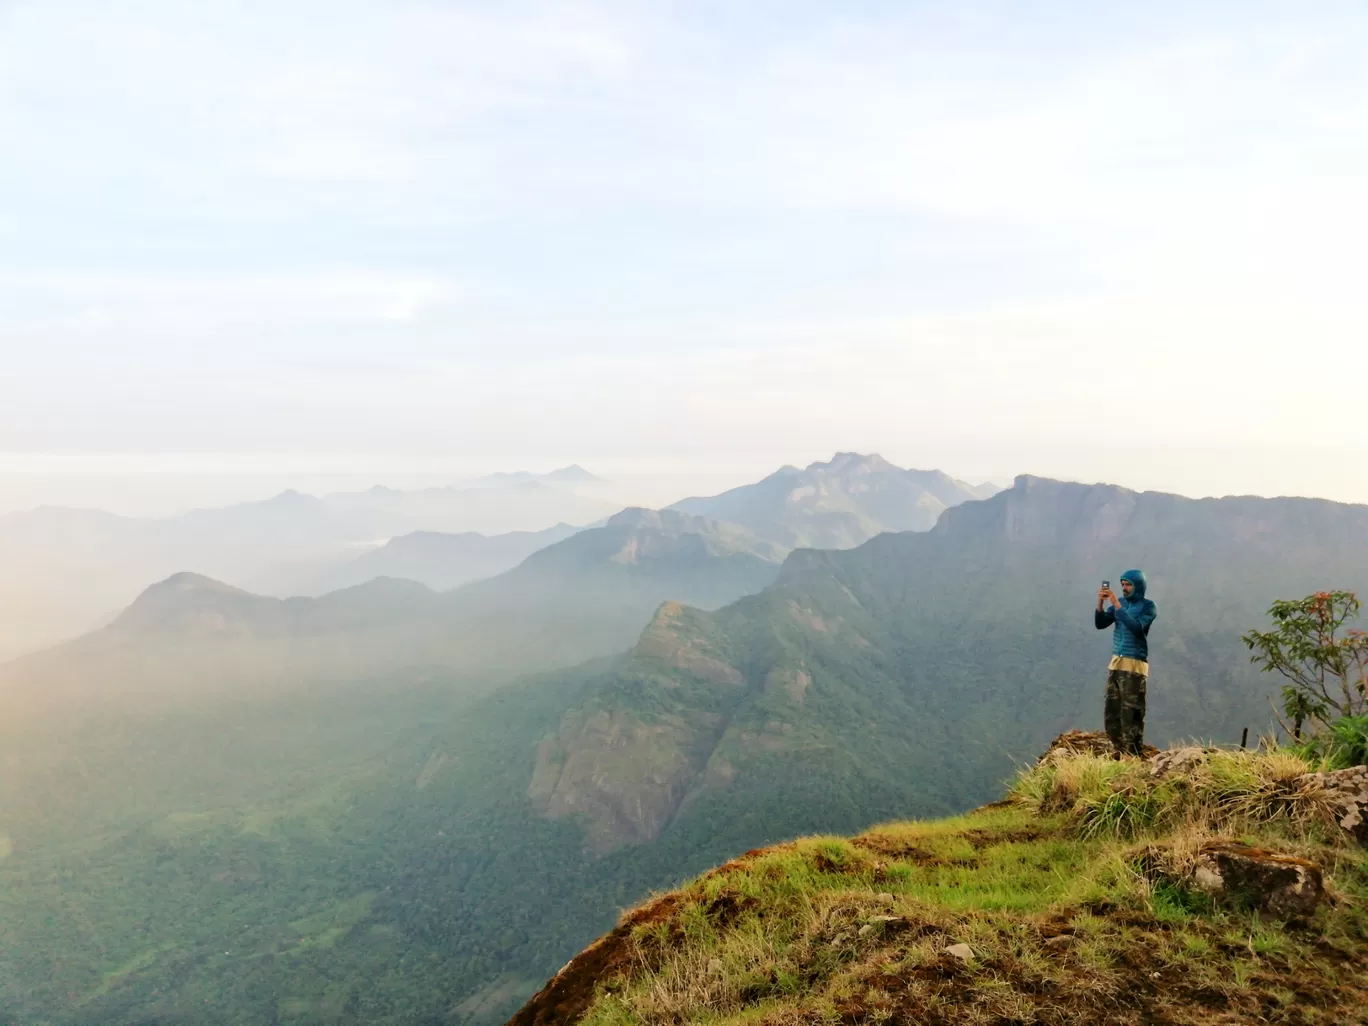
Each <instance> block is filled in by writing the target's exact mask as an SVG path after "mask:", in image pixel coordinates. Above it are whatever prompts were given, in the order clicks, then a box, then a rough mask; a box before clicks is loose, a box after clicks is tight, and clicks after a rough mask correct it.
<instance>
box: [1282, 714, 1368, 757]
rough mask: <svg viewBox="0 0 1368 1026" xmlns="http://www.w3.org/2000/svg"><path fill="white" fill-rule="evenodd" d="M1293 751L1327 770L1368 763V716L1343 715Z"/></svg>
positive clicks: (1296, 746) (1294, 747)
mask: <svg viewBox="0 0 1368 1026" xmlns="http://www.w3.org/2000/svg"><path fill="white" fill-rule="evenodd" d="M1292 747H1293V750H1294V751H1296V752H1297V753H1298V754H1300V755H1301V756H1303V757H1304V758H1307V759H1310V760H1313V761H1315V762H1317V763H1319V764H1320V768H1321V769H1324V770H1338V769H1348V768H1349V767H1350V766H1368V716H1341V717H1340V718H1339V719H1337V720H1334V721H1333V722H1331V723H1330V724H1329V725H1328V726H1326V728H1325V729H1324V730H1321V731H1320V732H1318V733H1317V734H1316V735H1315V736H1313V737H1311V738H1309V739H1308V740H1306V741H1305V742H1303V743H1302V744H1300V745H1294V746H1292Z"/></svg>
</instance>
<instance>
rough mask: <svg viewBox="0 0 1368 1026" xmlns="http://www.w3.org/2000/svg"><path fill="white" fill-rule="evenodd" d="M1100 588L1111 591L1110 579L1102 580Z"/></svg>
mask: <svg viewBox="0 0 1368 1026" xmlns="http://www.w3.org/2000/svg"><path fill="white" fill-rule="evenodd" d="M1102 590H1103V591H1111V581H1103V582H1102Z"/></svg>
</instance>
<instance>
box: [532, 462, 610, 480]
mask: <svg viewBox="0 0 1368 1026" xmlns="http://www.w3.org/2000/svg"><path fill="white" fill-rule="evenodd" d="M546 477H547V479H548V480H551V481H581V482H588V481H598V480H601V479H600V478H599V477H597V476H595V475H594V474H591V473H589V471H587V470H585V469H584V468H583V467H581V466H580V465H579V464H578V463H572V464H570V466H568V467H561V468H560V470H553V471H551V473H549V474H547V475H546Z"/></svg>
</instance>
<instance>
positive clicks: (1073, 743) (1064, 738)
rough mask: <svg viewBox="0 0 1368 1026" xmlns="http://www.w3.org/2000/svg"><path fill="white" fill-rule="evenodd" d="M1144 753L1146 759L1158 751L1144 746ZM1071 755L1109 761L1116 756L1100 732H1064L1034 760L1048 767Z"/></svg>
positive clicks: (1112, 747) (1114, 750) (1109, 741)
mask: <svg viewBox="0 0 1368 1026" xmlns="http://www.w3.org/2000/svg"><path fill="white" fill-rule="evenodd" d="M1144 752H1145V758H1147V759H1148V758H1150V757H1151V756H1153V755H1157V754H1158V752H1159V749H1157V748H1155V747H1154V746H1153V745H1145V746H1144ZM1073 755H1096V756H1099V757H1101V758H1104V759H1110V758H1112V757H1113V756H1115V755H1116V748H1115V747H1114V746H1113V745H1112V743H1111V738H1109V737H1107V735H1106V734H1104V733H1103V732H1102V731H1100V730H1066V731H1065V732H1064V733H1062V734H1060V735H1059V736H1058V737H1057V738H1055V739H1054V740H1053V741H1051V742H1050V747H1049V748H1047V749H1045V754H1044V755H1042V756H1041V757H1040V758H1039V759H1037V760H1036V765H1037V766H1041V765H1048V764H1050V763H1053V762H1055V761H1057V760H1058V759H1060V758H1061V757H1063V758H1068V757H1069V756H1073Z"/></svg>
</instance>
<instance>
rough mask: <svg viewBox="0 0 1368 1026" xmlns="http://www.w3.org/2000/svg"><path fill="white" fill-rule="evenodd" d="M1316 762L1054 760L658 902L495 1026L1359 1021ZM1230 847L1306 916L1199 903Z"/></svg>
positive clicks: (1364, 982) (1344, 848)
mask: <svg viewBox="0 0 1368 1026" xmlns="http://www.w3.org/2000/svg"><path fill="white" fill-rule="evenodd" d="M1312 768H1313V767H1311V766H1310V765H1309V764H1308V763H1306V762H1305V761H1303V760H1302V759H1300V758H1299V757H1297V756H1294V755H1291V754H1289V753H1286V752H1277V751H1275V752H1260V753H1254V752H1238V751H1236V752H1212V751H1208V752H1204V753H1200V754H1199V755H1197V756H1196V758H1195V762H1192V763H1190V764H1188V765H1182V766H1180V767H1179V769H1178V771H1176V772H1172V773H1168V774H1164V775H1157V774H1156V773H1155V772H1154V771H1153V764H1152V763H1151V764H1146V763H1142V762H1139V761H1135V760H1126V761H1120V762H1118V761H1113V760H1111V759H1108V758H1104V757H1100V756H1098V755H1095V754H1090V753H1088V752H1086V751H1068V750H1054V751H1052V752H1051V754H1050V756H1048V757H1047V758H1046V759H1045V760H1043V761H1042V763H1041V764H1040V765H1038V766H1036V767H1034V768H1032V769H1030V770H1026V771H1024V772H1022V773H1021V775H1020V776H1019V778H1018V779H1017V781H1016V782H1015V784H1014V785H1013V787H1012V789H1011V791H1010V794H1009V796H1008V797H1007V798H1006V799H1005V800H1003V801H1000V802H997V803H995V804H994V805H990V806H986V807H984V808H981V809H979V810H977V811H975V812H972V813H970V814H968V815H965V816H960V817H956V818H952V819H942V820H934V821H921V822H917V821H913V822H901V823H889V824H885V825H882V826H877V827H874V828H873V829H871V830H869V831H867V832H865V833H863V834H860V835H859V836H856V837H852V838H840V837H829V836H828V837H807V838H803V839H801V840H797V841H794V842H791V843H787V844H780V845H777V846H774V847H770V848H765V849H758V850H755V851H751V852H748V853H746V854H745V855H744V856H742V857H740V858H738V859H735V860H733V861H731V862H728V863H727V864H725V865H723V866H721V867H720V868H717V869H714V870H712V871H710V872H708V873H706V874H704V875H703V876H701V877H699V878H697V879H695V880H694V881H692V882H691V883H689V884H687V885H686V886H684V887H682V888H680V889H678V890H676V891H673V892H670V893H665V894H661V895H658V896H656V897H654V898H653V899H652V900H650V901H648V902H647V903H645V904H643V905H641V906H639V907H637V908H636V909H634V910H632V911H630V912H628V913H627V914H626V915H624V917H623V918H622V920H621V922H620V924H619V925H618V927H617V928H616V929H615V930H614V931H612V932H611V933H610V934H608V935H606V936H605V937H604V938H602V939H601V940H600V941H598V942H597V943H596V944H594V945H593V946H591V947H590V948H589V949H587V950H586V951H585V952H583V953H582V954H581V955H579V956H578V957H577V958H576V959H575V960H573V961H572V962H571V963H570V964H569V965H567V966H566V967H565V969H563V970H562V971H561V973H560V974H558V975H557V976H556V977H555V978H554V979H553V980H552V981H551V982H550V983H549V984H548V985H547V986H546V987H545V988H544V989H543V990H542V991H541V992H540V993H539V994H538V995H537V996H536V997H535V998H533V1000H532V1001H531V1002H529V1003H528V1004H527V1005H526V1006H525V1007H524V1008H523V1009H522V1010H521V1011H520V1012H519V1013H518V1015H517V1016H515V1017H514V1019H513V1020H512V1023H511V1024H510V1026H544V1024H551V1023H557V1024H562V1026H568V1024H571V1023H584V1024H586V1026H589V1024H592V1026H655V1024H665V1023H670V1024H677V1023H685V1022H706V1023H716V1024H723V1023H726V1024H731V1023H737V1024H740V1023H746V1024H775V1026H779V1024H797V1023H830V1024H835V1023H882V1022H890V1023H919V1024H920V1023H944V1024H950V1023H956V1024H958V1023H964V1024H969V1023H975V1024H990V1023H997V1024H1004V1026H1005V1024H1034V1023H1040V1024H1056V1023H1057V1024H1065V1023H1070V1024H1073V1023H1099V1024H1101V1023H1109V1024H1110V1023H1116V1024H1120V1023H1172V1024H1193V1026H1196V1024H1202V1026H1206V1024H1215V1023H1251V1022H1280V1023H1308V1024H1309V1023H1326V1024H1332V1023H1333V1024H1344V1023H1364V1022H1368V856H1366V855H1365V852H1364V850H1363V848H1362V847H1360V846H1359V845H1358V844H1357V843H1355V842H1354V841H1353V840H1352V838H1351V837H1350V835H1348V834H1346V833H1345V832H1344V831H1343V830H1341V829H1340V827H1339V826H1338V824H1337V822H1336V814H1335V811H1334V806H1333V804H1332V796H1331V795H1329V794H1327V792H1326V791H1325V790H1324V789H1323V788H1322V787H1321V786H1320V785H1319V784H1318V783H1317V778H1315V777H1309V776H1307V774H1308V772H1309V771H1310V770H1311V769H1312ZM1225 842H1239V843H1242V844H1244V845H1247V846H1250V847H1251V848H1253V849H1254V852H1255V857H1257V858H1259V859H1267V860H1269V861H1270V864H1273V865H1275V866H1279V867H1281V866H1283V865H1288V866H1293V867H1297V866H1301V865H1302V863H1300V862H1298V861H1296V860H1298V859H1304V860H1307V861H1308V862H1311V863H1314V864H1315V866H1316V867H1319V869H1320V870H1321V873H1322V874H1323V883H1324V894H1323V897H1322V899H1321V900H1320V902H1319V903H1318V904H1317V905H1316V907H1315V911H1314V913H1311V914H1305V913H1306V910H1305V909H1304V908H1303V909H1301V910H1300V912H1299V913H1296V914H1293V913H1289V912H1288V911H1287V909H1285V908H1281V909H1277V908H1275V910H1274V912H1269V911H1267V910H1261V909H1260V908H1259V907H1257V906H1258V904H1259V897H1260V896H1259V894H1257V893H1254V892H1252V891H1249V890H1247V889H1246V890H1240V889H1237V888H1235V887H1231V888H1230V889H1229V890H1228V891H1227V892H1226V893H1224V894H1217V895H1216V896H1213V895H1212V894H1211V893H1209V892H1208V890H1206V889H1203V887H1202V886H1201V873H1200V870H1199V868H1198V867H1200V866H1201V865H1202V863H1203V855H1204V853H1206V852H1209V851H1212V850H1219V849H1216V848H1214V847H1213V846H1216V845H1220V844H1222V843H1225ZM1289 858H1291V859H1292V860H1293V861H1290V862H1289V861H1288V859H1289ZM1275 904H1276V903H1275Z"/></svg>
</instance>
